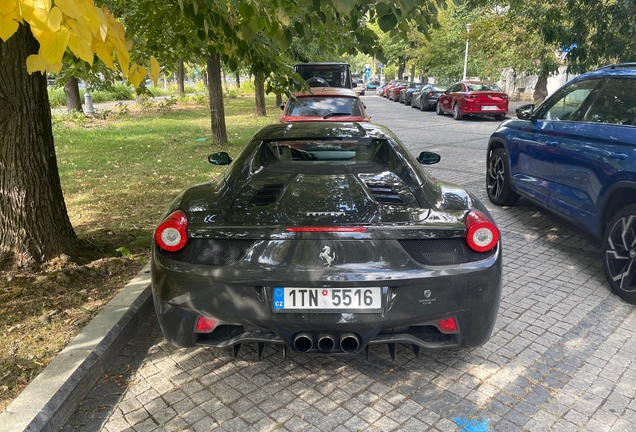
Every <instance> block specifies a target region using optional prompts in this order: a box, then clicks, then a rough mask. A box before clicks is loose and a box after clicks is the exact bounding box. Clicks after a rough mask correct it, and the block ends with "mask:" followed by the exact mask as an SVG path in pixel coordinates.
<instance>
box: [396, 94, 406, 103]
mask: <svg viewBox="0 0 636 432" xmlns="http://www.w3.org/2000/svg"><path fill="white" fill-rule="evenodd" d="M398 102H399V103H403V104H405V105H406V102H405V101H404V98H403V97H402V93H400V96H398Z"/></svg>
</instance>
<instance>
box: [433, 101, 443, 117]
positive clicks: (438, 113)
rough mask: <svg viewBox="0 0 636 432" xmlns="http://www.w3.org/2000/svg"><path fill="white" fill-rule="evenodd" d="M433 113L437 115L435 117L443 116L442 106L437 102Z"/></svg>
mask: <svg viewBox="0 0 636 432" xmlns="http://www.w3.org/2000/svg"><path fill="white" fill-rule="evenodd" d="M435 112H436V113H437V115H444V111H442V106H441V105H440V104H439V102H437V104H435Z"/></svg>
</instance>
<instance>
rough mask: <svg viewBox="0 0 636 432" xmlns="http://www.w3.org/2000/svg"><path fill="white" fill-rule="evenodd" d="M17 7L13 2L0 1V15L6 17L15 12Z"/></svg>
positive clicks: (7, 0)
mask: <svg viewBox="0 0 636 432" xmlns="http://www.w3.org/2000/svg"><path fill="white" fill-rule="evenodd" d="M17 6H18V2H16V1H15V0H1V1H0V14H2V15H4V16H7V15H10V14H11V12H13V11H14V10H15V8H16V7H17Z"/></svg>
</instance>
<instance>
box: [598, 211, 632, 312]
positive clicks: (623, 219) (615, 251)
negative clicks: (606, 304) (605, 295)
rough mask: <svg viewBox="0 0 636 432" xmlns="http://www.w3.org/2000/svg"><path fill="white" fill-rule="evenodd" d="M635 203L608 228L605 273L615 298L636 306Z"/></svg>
mask: <svg viewBox="0 0 636 432" xmlns="http://www.w3.org/2000/svg"><path fill="white" fill-rule="evenodd" d="M635 242H636V204H632V205H628V206H626V207H623V208H622V209H620V210H619V211H618V213H616V214H615V215H614V217H613V218H612V219H611V220H610V222H609V224H608V225H607V229H606V230H605V235H604V238H603V251H602V253H603V257H602V258H603V270H605V277H606V278H607V282H608V283H609V285H610V287H612V290H613V291H614V293H616V295H618V296H619V297H621V298H622V299H623V300H625V301H626V302H629V303H631V304H636V246H635Z"/></svg>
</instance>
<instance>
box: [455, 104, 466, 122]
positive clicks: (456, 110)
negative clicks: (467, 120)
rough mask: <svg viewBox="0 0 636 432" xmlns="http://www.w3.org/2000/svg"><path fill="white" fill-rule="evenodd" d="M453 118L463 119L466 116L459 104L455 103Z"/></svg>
mask: <svg viewBox="0 0 636 432" xmlns="http://www.w3.org/2000/svg"><path fill="white" fill-rule="evenodd" d="M453 118H454V119H455V120H461V119H463V118H464V116H463V115H461V114H460V113H459V105H457V104H455V105H453Z"/></svg>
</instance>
